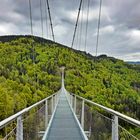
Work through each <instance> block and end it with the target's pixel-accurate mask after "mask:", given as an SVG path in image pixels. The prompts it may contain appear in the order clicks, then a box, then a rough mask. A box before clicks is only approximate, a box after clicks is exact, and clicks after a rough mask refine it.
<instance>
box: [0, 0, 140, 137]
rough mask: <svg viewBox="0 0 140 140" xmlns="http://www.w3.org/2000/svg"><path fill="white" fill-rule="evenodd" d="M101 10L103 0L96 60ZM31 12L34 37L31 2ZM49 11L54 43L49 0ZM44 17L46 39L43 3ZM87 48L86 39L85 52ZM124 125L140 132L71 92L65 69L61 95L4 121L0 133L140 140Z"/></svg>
mask: <svg viewBox="0 0 140 140" xmlns="http://www.w3.org/2000/svg"><path fill="white" fill-rule="evenodd" d="M82 3H83V0H80V4H79V10H78V13H77V20H76V24H75V28H74V33H73V38H72V44H71V48H73V45H74V43H75V37H76V32H77V27H78V24H79V18H80V13H81V8H82ZM89 5H90V1H89V0H88V8H87V9H88V10H87V21H86V33H85V38H87V31H88V14H89ZM101 6H102V0H100V8H99V19H98V30H97V41H96V56H97V51H98V42H99V29H100V17H101ZM29 9H30V26H31V35H33V20H32V2H31V0H29ZM46 9H48V17H49V21H50V28H51V33H52V39H53V41H55V36H54V30H53V22H52V18H51V11H50V6H49V0H46ZM40 13H41V30H42V37H43V29H44V28H43V17H42V1H41V0H40ZM32 47H33V63H34V64H35V60H34V54H35V48H34V45H33V44H32ZM86 47H87V45H86V39H85V50H86ZM34 71H35V70H34ZM98 110H100V111H98ZM122 124H127V126H132V127H133V128H138V129H139V128H140V121H138V120H135V119H133V118H131V117H128V116H126V115H123V114H121V113H119V112H117V111H115V110H112V109H110V108H108V107H105V106H102V105H100V104H97V103H95V102H92V101H90V100H87V99H85V98H83V97H81V96H78V95H77V94H76V93H75V94H74V93H70V92H68V91H67V89H66V88H65V82H64V68H62V78H61V88H60V90H59V91H58V92H56V93H54V94H52V95H51V96H49V97H47V98H45V99H43V100H41V101H39V102H37V103H35V104H33V105H32V106H29V107H27V108H24V109H23V110H21V111H20V112H18V113H16V114H14V115H12V116H10V117H9V118H6V119H5V120H3V121H1V122H0V129H1V131H5V129H6V134H5V136H4V138H3V140H13V139H16V140H41V139H42V140H140V138H138V137H136V136H134V135H133V134H131V133H130V132H129V131H128V130H127V129H126V128H125V127H124V125H122Z"/></svg>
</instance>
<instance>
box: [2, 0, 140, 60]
mask: <svg viewBox="0 0 140 140" xmlns="http://www.w3.org/2000/svg"><path fill="white" fill-rule="evenodd" d="M31 2H32V17H33V30H34V35H38V36H41V21H40V20H41V19H40V7H39V0H31ZM42 2H43V19H44V37H45V38H49V39H50V38H51V31H50V29H48V27H46V20H47V22H48V23H49V18H48V16H47V19H46V15H45V0H42ZM49 2H50V10H51V15H52V22H53V27H54V34H55V37H56V41H57V42H60V43H62V44H65V45H68V46H71V41H72V36H73V31H74V27H75V22H76V18H77V12H78V7H79V2H80V1H79V0H73V1H70V0H69V1H68V0H50V1H49ZM84 5H85V6H84V7H83V20H82V21H83V22H82V27H83V28H82V30H81V31H80V28H81V23H80V22H79V23H80V26H78V34H79V37H78V36H77V35H76V39H75V44H74V47H75V48H76V49H81V50H85V29H86V19H87V1H84ZM0 9H1V12H0V35H5V34H29V33H30V20H29V3H28V0H3V1H1V4H0ZM139 9H140V2H139V0H111V1H110V0H105V1H103V5H102V14H101V26H100V37H99V47H98V54H102V53H103V54H107V55H110V56H114V57H117V58H120V59H123V60H138V59H139V60H140V57H139V56H140V47H139V44H140V24H139V23H140V13H139ZM98 14H99V0H94V1H91V3H90V13H89V24H88V25H89V26H88V34H87V52H89V53H91V54H93V55H95V46H96V34H97V24H98V16H99V15H98ZM81 15H82V13H81ZM81 15H80V19H81ZM48 26H49V25H48ZM48 34H49V35H48ZM78 38H81V43H76V42H80V41H79V40H78Z"/></svg>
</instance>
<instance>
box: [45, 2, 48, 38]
mask: <svg viewBox="0 0 140 140" xmlns="http://www.w3.org/2000/svg"><path fill="white" fill-rule="evenodd" d="M45 21H46V31H47V32H46V35H47V38H48V37H49V27H48V14H47V3H46V2H45Z"/></svg>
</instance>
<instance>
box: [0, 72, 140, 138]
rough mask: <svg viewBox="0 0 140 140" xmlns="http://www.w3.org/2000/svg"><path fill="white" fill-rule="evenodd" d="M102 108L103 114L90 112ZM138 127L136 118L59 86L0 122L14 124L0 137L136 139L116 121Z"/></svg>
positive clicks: (0, 123) (4, 125)
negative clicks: (43, 97) (12, 127)
mask: <svg viewBox="0 0 140 140" xmlns="http://www.w3.org/2000/svg"><path fill="white" fill-rule="evenodd" d="M94 107H97V108H100V109H102V110H103V111H104V112H106V114H109V115H104V113H99V112H97V111H94V110H93V108H94ZM120 120H121V121H123V122H125V123H128V124H129V125H133V126H135V127H138V128H139V127H140V121H138V120H135V119H133V118H130V117H128V116H125V115H123V114H121V113H119V112H117V111H115V110H112V109H110V108H107V107H105V106H102V105H100V104H97V103H95V102H92V101H90V100H87V99H85V98H83V97H80V96H78V95H76V94H73V93H69V92H68V91H67V90H66V89H65V83H64V71H63V70H62V82H61V88H60V90H59V91H58V92H56V93H55V94H53V95H51V96H49V97H47V98H45V99H43V100H41V101H39V102H37V103H35V104H34V105H32V106H30V107H28V108H25V109H23V110H22V111H20V112H18V113H17V114H14V115H13V116H10V117H9V118H7V119H5V120H3V121H1V122H0V129H3V128H5V127H8V126H13V125H14V126H15V128H14V129H13V130H11V131H10V132H9V133H8V134H7V135H6V136H5V138H4V140H8V139H10V138H12V139H16V140H31V139H33V140H40V139H42V140H88V139H89V140H95V139H96V140H105V139H106V140H119V139H121V138H122V139H124V140H139V138H137V137H135V136H134V135H132V134H131V133H130V132H128V131H127V130H126V129H125V128H123V127H122V126H121V125H120V124H119V121H120Z"/></svg>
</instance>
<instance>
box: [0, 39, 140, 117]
mask: <svg viewBox="0 0 140 140" xmlns="http://www.w3.org/2000/svg"><path fill="white" fill-rule="evenodd" d="M33 48H35V50H33ZM61 66H65V67H66V75H65V84H66V88H67V89H68V90H69V91H70V92H73V93H75V94H79V95H81V96H83V97H86V98H88V99H90V100H92V101H95V102H97V103H100V104H102V105H105V106H108V107H111V108H113V109H115V110H118V111H120V112H122V113H124V114H127V115H129V116H131V117H134V118H137V119H140V110H139V108H140V71H139V66H137V67H136V66H135V67H134V66H132V65H128V64H126V63H124V62H123V61H121V60H117V59H114V58H109V57H106V56H101V57H98V58H97V61H95V60H94V57H91V56H90V55H87V54H84V53H82V52H77V51H74V50H72V49H69V48H67V47H63V46H61V45H60V44H53V43H44V44H40V43H38V42H37V41H34V40H32V39H31V38H29V37H28V38H27V37H26V38H24V37H23V38H18V39H16V40H13V41H11V42H7V43H0V120H2V119H4V118H6V117H8V116H9V115H11V114H13V113H15V112H17V111H19V110H21V109H22V108H24V107H27V106H29V105H31V104H33V103H35V102H36V101H38V100H41V99H43V98H45V97H46V96H49V95H50V94H52V93H54V92H56V91H57V90H58V89H59V88H60V84H61V82H60V80H61V79H60V78H61V77H60V70H59V68H60V67H61Z"/></svg>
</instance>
